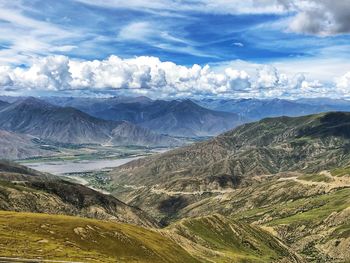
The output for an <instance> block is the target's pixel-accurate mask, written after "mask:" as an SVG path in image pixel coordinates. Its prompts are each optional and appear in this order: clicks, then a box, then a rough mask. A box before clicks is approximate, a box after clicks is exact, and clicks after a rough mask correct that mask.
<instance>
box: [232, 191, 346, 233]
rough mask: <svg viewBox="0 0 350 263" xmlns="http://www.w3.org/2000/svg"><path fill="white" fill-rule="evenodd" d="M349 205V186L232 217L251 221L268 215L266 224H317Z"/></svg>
mask: <svg viewBox="0 0 350 263" xmlns="http://www.w3.org/2000/svg"><path fill="white" fill-rule="evenodd" d="M349 206H350V188H344V189H339V190H335V191H333V192H330V193H327V194H320V195H315V196H311V197H307V198H300V199H297V200H295V201H290V202H286V203H279V204H275V205H271V206H266V207H263V208H255V209H251V210H248V211H244V212H241V213H239V214H237V215H234V218H236V219H244V220H246V221H248V222H252V221H256V220H258V219H259V218H263V217H268V218H270V220H269V221H268V224H269V225H271V226H276V225H281V224H292V223H297V224H300V225H302V224H317V223H318V222H321V221H322V220H324V219H325V218H327V217H328V216H329V215H330V214H331V213H333V212H339V211H342V210H344V209H345V208H347V207H349Z"/></svg>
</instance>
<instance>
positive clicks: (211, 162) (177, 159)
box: [113, 112, 350, 188]
mask: <svg viewBox="0 0 350 263" xmlns="http://www.w3.org/2000/svg"><path fill="white" fill-rule="evenodd" d="M349 143H350V113H340V112H339V113H327V114H319V115H309V116H305V117H296V118H291V117H280V118H271V119H264V120H262V121H260V122H255V123H250V124H245V125H242V126H240V127H238V128H236V129H234V130H233V131H230V132H227V133H224V134H222V135H220V136H218V137H216V138H214V139H212V140H209V141H206V142H203V143H197V144H194V145H191V146H188V147H183V148H179V149H176V150H173V151H169V152H167V153H164V154H162V155H155V156H152V157H149V158H145V159H141V160H136V161H134V162H131V163H128V164H126V165H124V166H121V167H120V168H117V169H116V170H114V173H113V175H114V176H115V179H116V180H117V181H118V182H124V181H129V183H130V181H133V182H134V183H140V184H146V183H147V182H149V183H152V184H153V183H154V184H157V183H164V182H166V181H169V179H171V180H176V179H181V178H186V177H192V176H195V177H196V178H197V179H204V178H208V179H209V178H210V177H221V178H222V183H223V184H224V185H221V186H222V187H224V186H225V183H227V184H229V185H230V184H231V183H233V184H235V182H238V181H239V180H240V179H241V177H242V176H245V175H257V174H271V173H276V172H279V171H286V170H306V171H317V170H320V169H325V168H327V167H332V166H337V165H342V164H346V163H347V162H349V161H350V155H349V154H348V149H349V145H350V144H349ZM326 157H327V158H326ZM311 164H312V165H311ZM316 164H317V165H316ZM223 177H227V178H226V179H227V181H226V182H224V179H225V178H223ZM226 179H225V180H226ZM228 179H231V180H232V182H230V181H229V180H228ZM217 183H219V185H217V188H220V182H219V181H217ZM229 185H228V186H229Z"/></svg>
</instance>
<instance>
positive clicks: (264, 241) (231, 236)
mask: <svg viewBox="0 0 350 263" xmlns="http://www.w3.org/2000/svg"><path fill="white" fill-rule="evenodd" d="M164 232H165V233H166V234H167V236H169V238H171V239H172V240H174V241H175V242H176V243H178V244H180V246H182V247H183V248H184V249H186V250H188V251H189V252H190V253H191V254H192V255H194V256H196V257H197V258H200V259H202V260H203V261H209V262H210V261H211V260H212V259H213V258H215V262H237V263H238V262H304V261H303V259H302V258H301V257H300V256H298V255H296V254H295V253H293V252H292V251H291V250H290V249H288V248H287V247H286V246H285V245H283V244H282V242H281V241H279V240H278V239H277V238H274V237H273V236H272V235H271V234H269V233H267V232H265V231H263V230H261V229H259V228H258V227H254V226H250V225H247V224H244V223H240V222H237V221H234V220H230V219H226V218H225V217H223V216H220V215H218V214H215V215H210V216H205V217H198V218H189V219H183V220H180V221H179V222H176V223H174V224H172V225H171V226H169V227H167V228H165V229H164Z"/></svg>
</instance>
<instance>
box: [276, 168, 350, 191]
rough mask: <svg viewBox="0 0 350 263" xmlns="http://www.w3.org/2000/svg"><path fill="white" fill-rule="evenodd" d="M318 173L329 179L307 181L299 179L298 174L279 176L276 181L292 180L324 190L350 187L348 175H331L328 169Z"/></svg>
mask: <svg viewBox="0 0 350 263" xmlns="http://www.w3.org/2000/svg"><path fill="white" fill-rule="evenodd" d="M320 175H324V176H326V177H327V178H329V179H330V181H329V182H324V181H322V182H316V181H309V180H303V179H300V177H298V176H293V177H285V178H279V179H278V181H291V180H292V181H294V182H297V183H300V184H303V185H308V186H322V187H324V188H325V189H326V191H327V192H328V191H331V190H332V189H336V188H343V187H350V177H349V176H342V177H337V176H332V174H331V173H330V172H329V171H322V172H320Z"/></svg>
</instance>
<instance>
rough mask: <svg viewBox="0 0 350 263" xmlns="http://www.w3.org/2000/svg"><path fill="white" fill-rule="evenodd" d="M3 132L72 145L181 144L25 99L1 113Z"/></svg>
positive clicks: (123, 124)
mask: <svg viewBox="0 0 350 263" xmlns="http://www.w3.org/2000/svg"><path fill="white" fill-rule="evenodd" d="M0 129H3V130H7V131H11V132H16V133H21V134H28V135H31V136H35V137H38V138H40V139H43V140H47V141H53V142H60V143H72V144H86V143H92V144H111V145H142V146H170V145H172V146H174V145H181V144H182V142H181V141H179V140H178V139H174V138H171V137H168V136H164V135H160V134H156V133H155V132H152V131H150V130H148V129H146V128H143V127H139V126H136V125H135V124H132V123H129V122H125V121H106V120H102V119H98V118H95V117H92V116H90V115H88V114H86V113H84V112H82V111H80V110H77V109H75V108H72V107H59V106H55V105H52V104H49V103H47V102H45V101H42V100H39V99H36V98H26V99H23V100H19V101H17V102H14V103H12V104H4V106H3V107H2V108H1V109H0Z"/></svg>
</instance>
